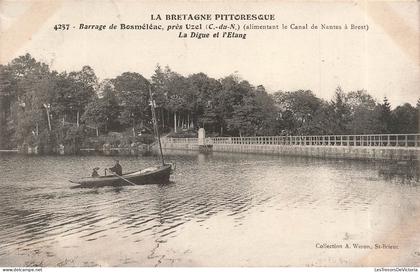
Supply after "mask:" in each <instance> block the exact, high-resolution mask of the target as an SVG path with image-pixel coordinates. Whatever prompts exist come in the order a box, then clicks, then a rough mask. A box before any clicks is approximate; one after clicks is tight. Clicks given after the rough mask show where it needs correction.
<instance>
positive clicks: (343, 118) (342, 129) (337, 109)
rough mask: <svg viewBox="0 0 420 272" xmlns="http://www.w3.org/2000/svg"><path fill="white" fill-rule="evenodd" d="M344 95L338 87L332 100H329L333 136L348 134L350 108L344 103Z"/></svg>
mask: <svg viewBox="0 0 420 272" xmlns="http://www.w3.org/2000/svg"><path fill="white" fill-rule="evenodd" d="M346 100H347V98H346V94H345V93H344V91H343V90H342V89H341V87H340V86H338V87H337V89H336V90H335V94H334V98H333V100H331V106H332V109H333V112H332V114H333V118H334V121H335V123H334V124H332V125H333V128H332V131H333V133H334V134H347V133H349V122H350V120H351V116H350V115H351V112H350V106H349V105H348V104H347V103H346Z"/></svg>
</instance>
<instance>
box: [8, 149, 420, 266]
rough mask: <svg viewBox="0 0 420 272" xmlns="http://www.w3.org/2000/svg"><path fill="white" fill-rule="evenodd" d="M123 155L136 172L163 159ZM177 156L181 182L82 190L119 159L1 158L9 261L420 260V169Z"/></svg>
mask: <svg viewBox="0 0 420 272" xmlns="http://www.w3.org/2000/svg"><path fill="white" fill-rule="evenodd" d="M119 159H120V163H121V164H122V166H123V168H124V171H130V170H137V169H139V168H145V167H147V166H151V165H155V164H156V163H158V162H157V158H155V157H138V158H137V157H128V156H127V157H119ZM167 160H168V161H173V162H176V167H177V168H176V171H175V173H174V174H173V175H172V176H171V181H172V182H171V183H170V184H166V185H144V186H125V187H118V188H114V187H104V188H97V189H82V188H76V189H75V188H71V187H72V186H71V185H72V184H71V183H69V182H68V180H69V179H74V178H77V177H81V176H86V175H90V173H91V170H92V168H94V167H96V166H98V167H101V170H100V173H103V172H102V171H103V168H104V167H110V166H112V164H113V161H112V157H106V156H80V157H79V156H61V157H60V156H33V157H31V156H20V155H13V154H0V266H361V265H362V266H392V265H399V266H402V265H410V266H414V265H419V264H420V232H419V229H420V227H419V226H420V186H418V184H419V182H418V177H417V176H416V175H415V174H411V173H417V172H418V171H417V170H416V169H418V168H416V167H417V166H418V165H408V166H407V165H405V164H383V163H371V162H363V161H348V160H343V161H341V160H322V159H309V158H298V157H278V156H264V155H249V154H248V155H247V154H228V153H214V154H207V155H205V154H198V153H196V152H175V151H173V152H169V153H168V154H167ZM413 169H414V170H413ZM416 171H417V172H416ZM409 173H410V174H409ZM378 246H379V247H378Z"/></svg>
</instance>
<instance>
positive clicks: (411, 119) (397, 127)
mask: <svg viewBox="0 0 420 272" xmlns="http://www.w3.org/2000/svg"><path fill="white" fill-rule="evenodd" d="M392 117H393V125H392V133H418V129H419V128H418V115H417V110H416V108H414V107H413V106H411V105H410V103H405V104H404V105H402V106H398V107H396V108H395V109H394V110H393V111H392Z"/></svg>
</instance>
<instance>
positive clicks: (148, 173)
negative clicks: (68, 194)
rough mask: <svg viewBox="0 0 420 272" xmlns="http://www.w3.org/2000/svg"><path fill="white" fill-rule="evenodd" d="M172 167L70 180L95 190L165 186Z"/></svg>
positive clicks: (79, 185) (165, 166)
mask: <svg viewBox="0 0 420 272" xmlns="http://www.w3.org/2000/svg"><path fill="white" fill-rule="evenodd" d="M171 169H172V165H170V164H166V165H163V166H152V167H148V168H146V169H143V170H139V171H134V172H130V173H126V174H124V175H122V176H116V175H107V176H99V177H86V178H81V179H80V180H76V181H73V180H70V182H72V183H75V184H77V187H83V188H93V187H104V186H126V185H145V184H164V183H168V182H169V176H170V174H171Z"/></svg>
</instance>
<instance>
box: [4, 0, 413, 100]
mask: <svg viewBox="0 0 420 272" xmlns="http://www.w3.org/2000/svg"><path fill="white" fill-rule="evenodd" d="M419 7H420V2H418V1H417V2H416V1H392V2H378V1H375V2H367V1H340V2H338V1H337V2H334V1H263V0H258V1H223V0H213V1H210V0H208V1H179V0H178V1H162V0H161V1H128V0H124V1H121V0H120V1H118V0H116V1H108V0H103V1H76V0H66V1H50V0H44V1H16V0H15V1H9V0H2V1H0V63H1V64H7V63H8V62H10V61H11V60H12V59H13V58H16V57H18V56H20V55H23V54H25V53H30V54H31V55H32V56H33V57H35V58H36V59H37V60H39V61H42V62H45V63H47V64H49V65H50V66H51V68H52V69H54V70H57V71H59V72H61V71H64V70H66V71H74V70H80V69H81V68H82V67H83V66H84V65H89V66H91V67H92V68H93V69H94V70H95V72H96V74H97V76H98V77H99V78H100V79H105V78H112V77H115V76H118V75H119V74H121V73H123V72H127V71H130V72H138V73H140V74H142V75H143V76H145V77H146V78H150V77H151V75H152V74H153V72H154V69H155V67H156V65H157V64H158V63H159V64H160V65H161V66H166V65H168V66H169V67H170V68H171V69H172V70H173V71H176V72H178V73H180V74H182V75H185V76H187V75H189V74H193V73H198V72H204V73H206V74H207V75H209V76H211V77H214V78H217V79H218V78H221V77H224V76H227V75H230V74H237V75H239V76H240V77H241V78H243V79H245V80H248V81H249V82H250V83H251V84H253V85H254V86H257V85H260V84H261V85H264V86H265V88H266V90H267V91H268V92H275V91H278V90H283V91H294V90H298V89H310V90H312V91H313V92H314V93H315V94H316V95H317V96H318V97H321V98H324V99H327V100H329V99H331V98H332V96H333V93H334V91H335V89H336V88H337V86H341V88H342V89H343V90H345V91H356V90H360V89H365V90H367V91H368V92H369V93H370V94H372V95H373V96H374V97H375V98H377V99H378V101H381V100H382V98H383V97H384V96H387V97H388V99H389V101H390V102H391V104H392V105H393V106H397V105H399V104H402V103H404V102H409V103H412V104H413V105H415V103H416V101H417V99H418V98H419V97H420V91H419V89H420V88H419V86H420V53H419V51H420V49H419V41H420V37H419V32H420V31H419V30H420V23H419V22H420V20H419V17H420V16H419V9H420V8H419ZM203 13H204V14H212V15H214V14H218V13H225V14H226V13H229V14H230V13H234V14H248V13H256V14H260V13H261V14H274V15H275V20H274V21H269V22H263V21H257V22H248V23H254V24H270V25H279V26H281V25H282V24H284V25H287V26H289V27H290V25H291V24H296V25H305V24H308V25H309V27H310V26H311V25H312V24H315V25H320V24H328V25H340V26H343V25H344V24H347V25H348V26H350V25H351V24H355V25H368V26H369V29H368V30H367V31H365V30H345V31H344V30H310V29H309V30H290V29H288V30H282V29H280V30H263V31H255V30H253V31H246V32H243V31H242V32H241V31H240V32H241V33H247V37H246V39H221V38H219V39H214V38H211V39H192V38H188V39H182V38H179V37H178V33H179V31H166V30H163V31H135V30H125V31H124V30H107V31H98V30H80V29H78V27H79V25H80V24H82V23H83V24H105V25H107V26H108V25H109V24H117V25H119V24H121V23H125V24H143V23H160V24H162V25H163V26H164V27H167V26H168V25H170V24H172V22H168V21H166V20H162V21H161V22H156V21H151V19H150V17H151V14H155V15H156V14H161V15H162V16H164V15H166V14H203ZM212 22H213V23H216V22H215V21H212ZM178 23H180V24H184V27H185V23H189V22H186V21H180V22H178ZM192 23H196V22H192ZM217 23H220V22H217ZM228 23H231V22H228ZM243 23H244V22H239V25H243ZM56 24H70V26H71V27H70V29H69V30H67V31H55V30H54V25H56ZM203 24H206V22H204V23H203ZM73 26H74V27H75V28H73ZM184 32H185V31H184ZM202 32H206V30H202ZM212 33H213V32H212Z"/></svg>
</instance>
